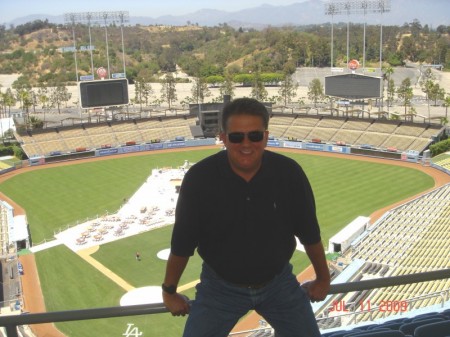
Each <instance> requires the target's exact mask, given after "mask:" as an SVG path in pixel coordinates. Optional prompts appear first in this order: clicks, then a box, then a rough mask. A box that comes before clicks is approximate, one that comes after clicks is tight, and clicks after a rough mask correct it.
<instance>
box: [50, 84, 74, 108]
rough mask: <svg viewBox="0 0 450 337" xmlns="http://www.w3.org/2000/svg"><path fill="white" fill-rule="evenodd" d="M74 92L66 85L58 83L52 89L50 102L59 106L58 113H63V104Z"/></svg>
mask: <svg viewBox="0 0 450 337" xmlns="http://www.w3.org/2000/svg"><path fill="white" fill-rule="evenodd" d="M71 97H72V94H71V93H70V92H69V90H67V88H66V87H65V86H64V85H58V86H56V87H53V88H51V89H50V102H51V104H52V105H53V106H56V107H58V113H61V105H62V104H63V103H66V104H67V102H68V101H69V100H70V98H71Z"/></svg>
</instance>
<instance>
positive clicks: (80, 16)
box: [64, 11, 130, 82]
mask: <svg viewBox="0 0 450 337" xmlns="http://www.w3.org/2000/svg"><path fill="white" fill-rule="evenodd" d="M129 21H130V15H129V12H127V11H117V12H110V11H107V12H81V13H65V14H64V22H65V23H66V24H69V23H70V24H72V29H73V36H74V37H73V38H74V47H75V50H74V54H75V55H76V45H75V33H74V26H75V24H76V23H81V24H87V25H88V27H89V43H90V46H89V50H90V52H91V68H92V69H91V71H92V75H93V74H94V62H93V58H92V49H93V47H92V41H91V25H99V26H101V25H104V27H105V39H106V58H107V63H108V77H111V74H110V69H109V50H108V28H107V27H108V25H110V24H112V23H116V22H120V29H121V38H122V60H123V73H124V74H125V49H124V42H123V24H124V23H126V22H129ZM75 57H76V56H75ZM76 72H77V82H78V69H77V70H76ZM125 76H126V75H125Z"/></svg>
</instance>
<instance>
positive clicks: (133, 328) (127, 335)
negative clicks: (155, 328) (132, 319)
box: [122, 323, 142, 337]
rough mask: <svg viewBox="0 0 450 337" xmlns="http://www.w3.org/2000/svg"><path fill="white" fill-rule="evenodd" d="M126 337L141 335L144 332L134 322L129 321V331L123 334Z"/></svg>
mask: <svg viewBox="0 0 450 337" xmlns="http://www.w3.org/2000/svg"><path fill="white" fill-rule="evenodd" d="M122 335H123V336H125V337H139V336H141V335H142V332H140V331H139V328H138V327H137V326H134V324H133V323H128V326H127V331H125V333H123V334H122Z"/></svg>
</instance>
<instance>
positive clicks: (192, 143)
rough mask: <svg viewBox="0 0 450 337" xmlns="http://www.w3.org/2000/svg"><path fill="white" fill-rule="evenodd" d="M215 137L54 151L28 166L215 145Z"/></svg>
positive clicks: (34, 159) (31, 160) (35, 158)
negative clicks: (68, 151) (66, 152)
mask: <svg viewBox="0 0 450 337" xmlns="http://www.w3.org/2000/svg"><path fill="white" fill-rule="evenodd" d="M215 144H216V140H215V138H205V139H188V140H181V139H180V140H178V141H177V140H175V141H167V142H161V143H146V144H137V145H128V146H121V147H111V148H100V149H96V150H93V151H84V152H74V153H70V154H61V153H55V154H53V155H52V156H48V157H34V158H30V159H29V164H30V166H36V165H43V164H48V163H54V162H61V161H68V160H76V159H86V158H94V157H104V156H111V155H116V154H125V153H134V152H143V151H155V150H167V149H177V148H186V147H197V146H209V145H215Z"/></svg>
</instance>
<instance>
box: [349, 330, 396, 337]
mask: <svg viewBox="0 0 450 337" xmlns="http://www.w3.org/2000/svg"><path fill="white" fill-rule="evenodd" d="M343 337H405V335H404V334H403V333H402V332H400V331H397V330H383V331H373V330H371V331H365V332H361V333H357V334H349V335H344V336H343Z"/></svg>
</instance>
